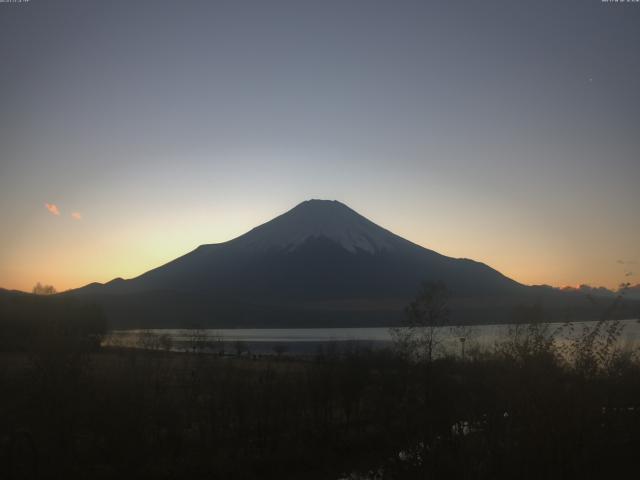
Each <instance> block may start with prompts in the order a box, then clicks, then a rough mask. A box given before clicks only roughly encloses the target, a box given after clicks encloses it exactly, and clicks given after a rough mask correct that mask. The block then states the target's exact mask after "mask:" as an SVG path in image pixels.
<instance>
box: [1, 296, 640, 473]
mask: <svg viewBox="0 0 640 480" xmlns="http://www.w3.org/2000/svg"><path fill="white" fill-rule="evenodd" d="M48 300H55V299H53V298H52V299H46V300H45V301H42V299H40V298H38V299H33V298H29V300H20V302H25V303H21V305H22V306H24V308H26V309H27V310H28V309H32V310H28V311H29V312H30V313H26V312H27V310H25V312H23V313H21V314H20V315H21V316H20V318H21V319H23V320H24V319H26V318H27V317H28V316H29V315H32V314H33V315H34V317H33V319H32V320H31V322H33V323H34V324H35V323H38V321H39V322H42V321H45V320H46V321H47V322H49V321H50V322H52V323H51V324H50V325H49V326H47V329H45V330H44V331H45V332H51V331H53V332H58V333H57V334H56V335H54V336H52V337H51V338H52V339H54V340H55V339H60V338H63V339H64V340H60V341H55V342H47V341H40V340H38V341H36V340H32V341H30V342H27V343H24V344H21V347H20V348H19V349H18V348H11V349H10V350H11V351H10V352H4V353H2V354H0V355H1V358H2V361H1V362H0V392H2V394H1V395H0V412H1V415H0V471H1V472H3V475H2V476H3V478H7V479H15V478H52V479H53V478H83V479H84V478H98V479H100V478H105V479H107V478H136V479H137V478H167V479H170V478H189V479H199V478H219V479H236V478H238V479H268V478H274V479H275V478H277V479H283V478H285V479H286V478H291V479H294V478H295V479H300V478H305V479H314V478H317V479H338V478H352V479H356V478H384V479H414V478H416V479H417V478H420V479H422V478H436V479H438V478H441V479H444V478H446V479H449V478H478V479H500V478H509V479H512V478H524V479H534V478H535V479H539V478H586V479H589V478H615V477H619V476H622V475H623V474H625V475H629V474H635V473H636V472H637V468H638V462H637V452H638V448H639V447H640V364H639V362H638V360H637V357H636V356H635V352H634V351H632V350H621V349H619V348H618V347H617V346H616V342H615V340H616V335H618V334H619V330H618V331H616V330H615V328H614V327H612V326H611V325H615V323H607V322H598V323H597V324H594V325H593V326H591V327H589V328H587V329H586V330H584V331H583V332H581V333H579V334H578V335H577V337H576V339H575V341H573V342H572V343H570V344H559V343H558V342H555V341H554V330H550V329H549V327H548V325H546V324H541V323H535V322H534V323H531V324H527V325H520V326H517V327H514V328H513V329H512V330H511V331H510V332H509V333H508V334H507V335H506V336H505V338H504V339H502V340H501V341H500V342H499V343H498V344H497V345H496V347H495V348H494V349H492V350H491V351H490V352H486V351H484V352H483V351H481V350H479V349H475V348H474V347H473V345H472V341H471V339H469V340H468V341H467V351H466V353H465V356H464V359H463V358H462V357H461V355H460V352H450V354H449V355H444V356H442V355H441V356H437V357H436V356H432V355H431V354H430V353H431V350H429V355H417V354H416V353H418V352H417V350H416V348H421V345H420V344H419V343H417V344H411V343H408V344H407V343H405V344H397V345H396V348H394V349H387V350H372V349H369V348H366V347H363V346H362V344H359V343H351V342H339V343H333V344H330V345H329V346H327V347H323V348H321V349H319V350H318V352H317V354H316V355H315V356H313V358H308V359H303V358H293V357H287V355H285V354H284V353H281V354H280V355H278V356H275V355H274V356H268V357H263V358H257V359H256V358H253V359H252V358H250V357H247V356H246V355H244V354H243V352H242V351H240V352H238V354H237V356H228V355H227V356H223V355H219V354H218V355H212V354H206V353H197V352H199V351H200V350H199V349H197V348H194V349H191V350H190V351H189V352H173V351H171V350H170V349H169V348H164V349H163V348H159V349H154V350H151V351H148V350H140V349H131V348H109V349H99V350H95V349H94V347H93V346H92V345H95V344H93V343H92V342H91V341H89V340H88V339H89V338H95V335H99V333H100V331H101V330H100V329H99V328H93V327H92V328H90V329H89V328H87V327H85V326H84V325H82V318H83V317H82V315H85V314H86V315H87V317H86V319H88V320H89V323H91V324H95V325H96V326H99V325H101V321H102V320H101V318H102V317H101V315H100V314H99V312H97V311H96V310H94V309H93V308H92V307H91V306H90V305H79V304H65V303H60V304H58V303H56V302H52V303H49V302H48ZM32 302H33V303H32ZM41 302H42V303H41ZM16 305H17V304H13V308H15V309H16V310H6V309H5V308H7V305H6V304H3V317H2V318H3V322H4V320H6V319H7V317H6V316H5V314H6V313H9V314H11V313H12V312H13V313H14V314H18V313H17V312H18V310H19V308H22V307H17V306H16ZM58 309H59V310H58ZM65 309H68V310H67V314H68V315H69V318H75V319H76V320H77V321H76V320H73V321H70V323H67V322H66V321H64V320H63V318H66V317H65V315H66V314H64V313H62V312H63V311H64V310H65ZM47 312H49V313H50V315H48V314H47ZM73 312H75V313H73ZM536 312H537V310H536V308H527V309H525V314H526V315H529V316H533V317H536V318H537V317H538V313H536ZM520 313H522V312H520ZM36 314H38V315H41V316H40V317H36V316H35V315H36ZM76 316H77V317H76ZM36 318H38V319H39V320H38V321H36V320H35V319H36ZM47 319H48V320H47ZM91 319H92V320H91ZM16 321H17V320H16ZM72 326H73V327H72ZM76 327H77V328H78V329H79V331H80V332H82V333H78V334H70V333H69V332H70V331H71V330H73V328H76ZM31 328H32V330H33V331H38V327H36V326H32V327H31ZM566 328H571V326H570V325H568V326H566ZM3 331H10V329H8V330H3ZM28 331H31V330H28ZM616 332H618V333H616ZM144 335H147V336H148V335H149V332H144ZM31 338H32V339H38V338H39V339H42V340H44V337H42V336H40V334H33V335H32V337H31ZM429 339H430V340H433V341H436V340H437V339H434V338H432V337H429ZM146 340H148V339H145V341H146ZM5 344H6V342H5ZM407 345H408V346H407ZM422 346H424V345H422ZM429 348H431V346H430V347H429ZM194 352H195V353H194Z"/></svg>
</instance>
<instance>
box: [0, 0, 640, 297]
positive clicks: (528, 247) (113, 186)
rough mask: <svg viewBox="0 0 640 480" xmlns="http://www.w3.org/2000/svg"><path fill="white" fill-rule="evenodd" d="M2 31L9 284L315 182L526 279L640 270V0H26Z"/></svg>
mask: <svg viewBox="0 0 640 480" xmlns="http://www.w3.org/2000/svg"><path fill="white" fill-rule="evenodd" d="M0 45H1V47H0V62H1V63H0V242H1V243H0V244H1V246H2V247H1V249H0V287H4V288H11V289H22V290H30V289H31V287H32V286H33V285H34V284H35V283H36V282H37V281H40V282H45V283H49V284H53V285H54V286H55V287H56V288H57V289H58V290H64V289H68V288H73V287H78V286H81V285H84V284H86V283H89V282H93V281H100V282H104V281H108V280H110V279H112V278H114V277H117V276H122V277H125V278H128V277H133V276H136V275H139V274H141V273H143V272H144V271H146V270H149V269H150V268H153V267H156V266H158V265H160V264H162V263H165V262H167V261H169V260H171V259H173V258H175V257H177V256H179V255H182V254H184V253H186V252H188V251H190V250H192V249H194V248H195V247H196V246H198V245H200V244H203V243H216V242H222V241H226V240H229V239H231V238H233V237H235V236H237V235H239V234H242V233H244V232H245V231H247V230H249V229H250V228H252V227H254V226H256V225H258V224H260V223H263V222H265V221H267V220H269V219H271V218H272V217H274V216H276V215H278V214H281V213H283V212H284V211H286V210H288V209H289V208H292V207H293V206H295V205H296V204H298V203H299V202H301V201H303V200H306V199H310V198H326V199H337V200H340V201H342V202H343V203H346V204H347V205H349V206H350V207H351V208H353V209H355V210H356V211H358V212H359V213H361V214H362V215H364V216H366V217H368V218H369V219H371V220H372V221H374V222H376V223H378V224H379V225H381V226H383V227H385V228H388V229H389V230H391V231H393V232H394V233H397V234H398V235H401V236H403V237H405V238H407V239H409V240H411V241H413V242H415V243H418V244H420V245H423V246H425V247H427V248H430V249H433V250H436V251H438V252H440V253H443V254H446V255H450V256H454V257H468V258H473V259H475V260H478V261H482V262H485V263H487V264H489V265H491V266H492V267H494V268H496V269H498V270H500V271H501V272H502V273H504V274H505V275H507V276H510V277H512V278H514V279H515V280H518V281H520V282H523V283H526V284H540V283H547V284H551V285H555V286H563V285H576V284H579V283H589V284H592V285H604V286H608V287H615V286H617V285H618V284H619V283H621V282H623V281H630V282H632V283H639V282H640V278H639V277H638V275H634V274H632V272H633V270H634V268H637V269H639V270H640V265H637V264H636V263H637V262H640V214H639V212H638V210H639V206H640V190H639V186H640V185H639V184H640V113H639V112H640V3H626V4H621V3H604V2H602V1H601V0H580V1H557V0H556V1H546V0H540V1H537V0H536V1H534V0H531V1H513V0H509V1H507V0H505V1H491V0H486V1H468V2H465V1H452V2H449V1H433V2H431V1H426V0H422V1H400V0H394V1H391V0H389V1H375V0H367V1H353V0H340V1H329V0H322V1H305V0H296V1H288V2H282V1H270V0H269V1H267V0H262V1H254V2H249V1H243V0H230V1H204V0H199V1H195V0H193V1H190V0H181V1H176V0H172V1H164V0H153V1H145V0H128V1H120V0H100V1H96V0H76V1H67V0H55V1H52V0H47V1H44V0H31V1H29V2H26V3H0ZM634 262H635V263H634ZM625 275H627V276H625Z"/></svg>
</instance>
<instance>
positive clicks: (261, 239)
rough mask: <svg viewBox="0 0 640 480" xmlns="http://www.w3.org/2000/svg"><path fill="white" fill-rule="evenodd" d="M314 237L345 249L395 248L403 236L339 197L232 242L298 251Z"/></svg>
mask: <svg viewBox="0 0 640 480" xmlns="http://www.w3.org/2000/svg"><path fill="white" fill-rule="evenodd" d="M311 239H328V240H330V241H332V242H335V243H337V244H339V245H341V246H342V248H344V249H345V250H347V251H349V252H352V253H356V252H358V251H364V252H368V253H371V254H374V253H378V252H382V251H393V250H395V249H396V248H397V246H398V244H399V243H400V242H405V240H403V239H402V238H400V237H398V236H396V235H394V234H393V233H391V232H389V231H388V230H385V229H384V228H382V227H379V226H378V225H376V224H375V223H373V222H371V221H370V220H367V219H366V218H365V217H363V216H362V215H359V214H358V213H356V212H355V211H354V210H352V209H350V208H349V207H347V206H346V205H344V204H343V203H340V202H338V201H336V200H307V201H305V202H302V203H300V204H299V205H297V206H296V207H294V208H293V209H291V210H289V211H288V212H286V213H284V214H282V215H280V216H279V217H277V218H275V219H273V220H272V221H270V222H268V223H265V224H263V225H260V226H258V227H256V228H254V229H253V230H251V231H249V232H247V233H246V234H244V235H242V236H241V237H238V238H237V239H235V240H233V241H232V242H233V243H235V244H236V245H237V246H239V247H241V248H243V249H251V250H258V251H266V250H271V249H284V250H288V251H294V250H296V249H297V248H299V247H300V246H301V245H303V244H304V243H305V242H307V241H308V240H311Z"/></svg>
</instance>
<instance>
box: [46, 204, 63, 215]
mask: <svg viewBox="0 0 640 480" xmlns="http://www.w3.org/2000/svg"><path fill="white" fill-rule="evenodd" d="M44 208H46V209H47V210H49V213H50V214H51V215H60V209H59V208H58V206H57V205H55V204H53V203H45V204H44Z"/></svg>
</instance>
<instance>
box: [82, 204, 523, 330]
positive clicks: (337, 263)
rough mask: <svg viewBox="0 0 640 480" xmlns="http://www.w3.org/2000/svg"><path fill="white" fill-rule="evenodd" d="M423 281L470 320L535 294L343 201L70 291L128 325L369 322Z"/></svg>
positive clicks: (383, 316) (393, 309)
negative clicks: (438, 284) (435, 285)
mask: <svg viewBox="0 0 640 480" xmlns="http://www.w3.org/2000/svg"><path fill="white" fill-rule="evenodd" d="M423 281H442V282H444V283H445V284H446V285H447V287H448V288H449V290H450V291H451V294H452V296H453V297H454V298H455V299H459V300H456V301H459V302H462V304H463V308H461V309H460V311H463V310H465V309H467V310H470V311H471V310H473V311H475V313H474V315H475V314H477V312H478V310H477V308H476V307H480V308H489V309H492V308H493V307H495V305H498V304H504V305H512V304H513V301H515V300H513V299H516V298H522V297H527V296H530V295H531V292H532V291H531V289H530V288H529V287H525V286H523V285H520V284H518V283H517V282H515V281H513V280H511V279H509V278H507V277H505V276H504V275H502V274H500V273H499V272H497V271H496V270H494V269H492V268H490V267H488V266H487V265H484V264H482V263H479V262H475V261H472V260H468V259H455V258H450V257H446V256H444V255H440V254H438V253H436V252H434V251H431V250H428V249H426V248H423V247H420V246H418V245H416V244H414V243H411V242H409V241H407V240H405V239H403V238H401V237H399V236H397V235H395V234H393V233H391V232H389V231H388V230H385V229H384V228H381V227H379V226H378V225H376V224H374V223H373V222H371V221H369V220H368V219H366V218H365V217H363V216H361V215H359V214H358V213H356V212H355V211H353V210H351V209H350V208H349V207H347V206H346V205H344V204H342V203H340V202H337V201H324V200H309V201H306V202H303V203H301V204H299V205H298V206H296V207H295V208H293V209H291V210H290V211H288V212H286V213H285V214H283V215H280V216H279V217H276V218H274V219H273V220H271V221H269V222H267V223H265V224H263V225H260V226H258V227H256V228H254V229H252V230H251V231H249V232H247V233H246V234H244V235H241V236H240V237H237V238H235V239H233V240H230V241H228V242H225V243H220V244H211V245H202V246H200V247H198V248H196V249H195V250H194V251H192V252H190V253H188V254H186V255H184V256H182V257H179V258H177V259H175V260H173V261H171V262H169V263H167V264H165V265H162V266H161V267H158V268H156V269H153V270H151V271H149V272H146V273H144V274H142V275H140V276H139V277H136V278H133V279H130V280H123V279H115V280H112V281H111V282H109V283H106V284H104V285H101V284H91V285H87V286H86V287H83V288H81V289H78V290H75V291H73V292H72V294H76V295H87V296H90V297H93V298H94V299H95V300H96V301H98V302H99V303H101V304H102V305H103V306H105V309H106V310H107V314H108V316H109V317H110V318H111V319H112V320H113V321H114V322H115V323H116V324H119V325H125V326H129V325H130V324H131V322H134V323H138V324H145V325H149V324H151V325H154V322H155V324H157V325H160V324H161V325H169V326H180V325H185V324H188V323H193V322H198V323H202V324H206V325H225V326H239V325H243V326H274V325H281V324H286V325H292V324H293V325H297V326H312V325H315V326H317V325H320V324H322V325H325V324H332V325H336V324H337V325H347V324H349V325H354V324H357V325H366V324H390V323H394V322H395V321H397V319H398V318H399V317H400V315H401V311H402V306H403V305H405V304H406V303H407V301H408V300H409V299H410V298H411V297H412V296H414V295H415V293H416V291H417V290H418V287H419V285H420V283H421V282H423ZM505 299H510V300H509V301H506V300H505ZM511 300H513V301H511ZM505 308H507V307H505ZM494 320H495V318H494ZM477 321H480V320H479V319H478V320H477ZM135 326H139V325H135Z"/></svg>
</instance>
